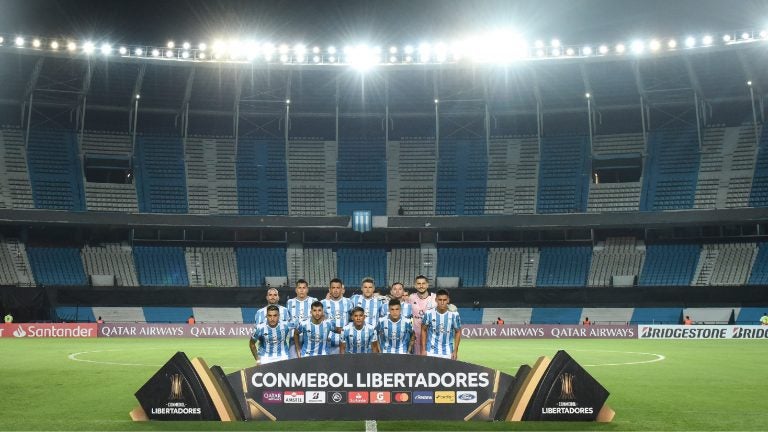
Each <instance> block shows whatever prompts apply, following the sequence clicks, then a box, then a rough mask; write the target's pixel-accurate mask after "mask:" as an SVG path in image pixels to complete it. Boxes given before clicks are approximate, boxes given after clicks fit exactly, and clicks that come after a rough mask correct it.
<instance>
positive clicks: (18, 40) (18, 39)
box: [13, 36, 24, 47]
mask: <svg viewBox="0 0 768 432" xmlns="http://www.w3.org/2000/svg"><path fill="white" fill-rule="evenodd" d="M13 43H14V44H16V46H17V47H22V46H24V38H23V37H21V36H17V37H16V40H14V41H13Z"/></svg>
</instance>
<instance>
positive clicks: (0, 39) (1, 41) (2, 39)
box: [0, 36, 5, 45]
mask: <svg viewBox="0 0 768 432" xmlns="http://www.w3.org/2000/svg"><path fill="white" fill-rule="evenodd" d="M3 42H5V38H4V37H2V36H0V45H2V44H3Z"/></svg>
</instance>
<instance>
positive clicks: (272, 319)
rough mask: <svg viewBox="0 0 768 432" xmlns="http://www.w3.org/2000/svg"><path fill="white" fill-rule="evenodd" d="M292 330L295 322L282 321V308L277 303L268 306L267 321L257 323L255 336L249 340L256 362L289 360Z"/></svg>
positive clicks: (263, 363)
mask: <svg viewBox="0 0 768 432" xmlns="http://www.w3.org/2000/svg"><path fill="white" fill-rule="evenodd" d="M292 330H293V323H291V322H290V321H280V309H279V308H278V307H277V306H276V305H269V306H267V321H266V322H263V323H260V324H256V329H255V331H254V332H253V336H251V339H250V340H249V341H248V345H249V347H250V348H251V354H253V358H254V359H255V360H256V364H262V365H265V364H269V363H273V362H276V361H281V360H288V340H289V339H288V338H289V336H290V334H291V331H292ZM257 342H258V344H259V346H258V349H257V347H256V343H257Z"/></svg>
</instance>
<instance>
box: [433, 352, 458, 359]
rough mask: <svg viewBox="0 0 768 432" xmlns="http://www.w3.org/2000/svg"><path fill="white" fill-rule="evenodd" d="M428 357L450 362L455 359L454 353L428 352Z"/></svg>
mask: <svg viewBox="0 0 768 432" xmlns="http://www.w3.org/2000/svg"><path fill="white" fill-rule="evenodd" d="M427 357H440V358H444V359H448V360H450V359H452V358H453V354H452V353H448V354H437V353H431V352H429V351H427Z"/></svg>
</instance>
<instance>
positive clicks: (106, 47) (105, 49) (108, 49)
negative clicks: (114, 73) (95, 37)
mask: <svg viewBox="0 0 768 432" xmlns="http://www.w3.org/2000/svg"><path fill="white" fill-rule="evenodd" d="M101 53H102V54H104V55H105V56H108V55H110V54H111V53H112V45H110V44H106V43H105V44H101Z"/></svg>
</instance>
